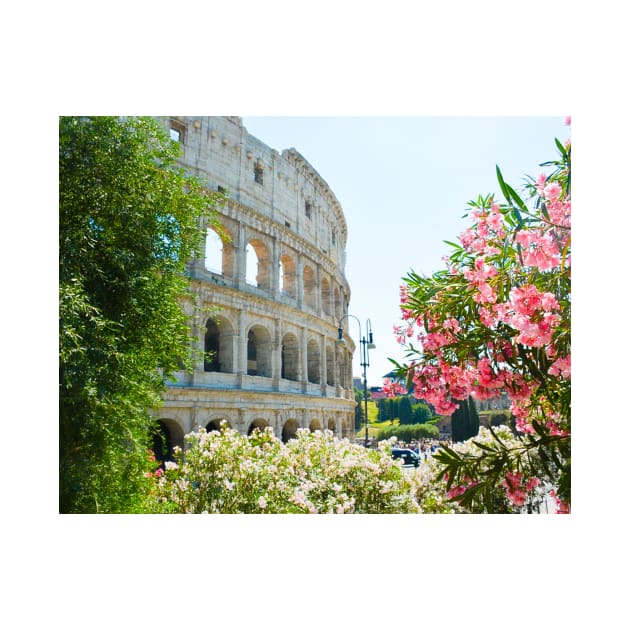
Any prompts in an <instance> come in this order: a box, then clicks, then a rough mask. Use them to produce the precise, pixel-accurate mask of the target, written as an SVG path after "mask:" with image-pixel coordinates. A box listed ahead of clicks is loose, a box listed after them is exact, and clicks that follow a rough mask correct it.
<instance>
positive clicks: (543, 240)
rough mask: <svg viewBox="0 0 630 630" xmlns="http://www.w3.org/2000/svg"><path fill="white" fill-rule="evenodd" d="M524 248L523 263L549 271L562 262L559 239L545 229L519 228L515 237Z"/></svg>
mask: <svg viewBox="0 0 630 630" xmlns="http://www.w3.org/2000/svg"><path fill="white" fill-rule="evenodd" d="M514 238H515V240H516V242H517V243H518V244H519V245H520V246H521V247H522V248H523V252H522V255H523V263H524V264H525V265H527V266H528V267H536V268H537V269H540V270H541V271H548V270H549V269H553V268H554V267H558V266H559V265H560V263H561V262H562V259H561V257H560V250H559V249H558V243H557V240H556V239H555V238H554V236H553V234H552V233H551V232H545V231H543V230H519V231H518V232H517V233H516V236H515V237H514Z"/></svg>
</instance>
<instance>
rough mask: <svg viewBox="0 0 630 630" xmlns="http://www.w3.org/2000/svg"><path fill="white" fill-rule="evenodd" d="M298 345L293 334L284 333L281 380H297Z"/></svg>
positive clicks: (298, 365) (298, 364) (298, 363)
mask: <svg viewBox="0 0 630 630" xmlns="http://www.w3.org/2000/svg"><path fill="white" fill-rule="evenodd" d="M299 368H300V344H299V343H298V339H297V337H296V336H295V335H294V334H293V333H286V335H285V336H284V337H283V338H282V368H281V372H280V377H281V378H286V379H288V380H289V381H297V380H299V374H300V370H299Z"/></svg>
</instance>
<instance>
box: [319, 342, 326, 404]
mask: <svg viewBox="0 0 630 630" xmlns="http://www.w3.org/2000/svg"><path fill="white" fill-rule="evenodd" d="M319 347H320V350H319V356H320V361H319V382H320V383H321V386H322V396H325V395H326V391H327V390H326V388H327V387H328V383H327V382H326V381H327V378H328V371H327V359H326V335H322V336H321V342H320V344H319Z"/></svg>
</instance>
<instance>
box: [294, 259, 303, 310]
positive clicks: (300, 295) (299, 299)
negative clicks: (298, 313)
mask: <svg viewBox="0 0 630 630" xmlns="http://www.w3.org/2000/svg"><path fill="white" fill-rule="evenodd" d="M295 273H296V274H297V296H296V297H297V307H298V308H299V309H303V308H304V258H303V257H302V254H299V253H298V255H297V264H296V270H295Z"/></svg>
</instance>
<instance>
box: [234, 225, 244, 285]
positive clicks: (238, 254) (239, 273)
mask: <svg viewBox="0 0 630 630" xmlns="http://www.w3.org/2000/svg"><path fill="white" fill-rule="evenodd" d="M246 239H247V233H246V231H245V226H244V225H243V224H242V223H241V224H239V226H238V241H237V242H236V243H234V258H235V260H234V266H235V269H234V280H235V284H236V288H237V289H242V288H243V287H244V286H245V276H246V269H247V240H246Z"/></svg>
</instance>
